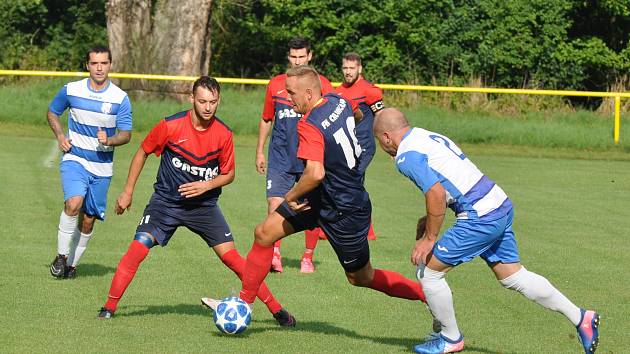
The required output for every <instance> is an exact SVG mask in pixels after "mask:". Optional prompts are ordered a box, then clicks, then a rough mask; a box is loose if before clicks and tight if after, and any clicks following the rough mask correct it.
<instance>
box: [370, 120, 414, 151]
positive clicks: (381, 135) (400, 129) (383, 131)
mask: <svg viewBox="0 0 630 354" xmlns="http://www.w3.org/2000/svg"><path fill="white" fill-rule="evenodd" d="M409 129H411V127H410V126H409V122H408V121H407V118H405V115H404V114H403V112H401V111H400V110H398V109H396V108H385V109H383V110H382V111H380V112H378V113H377V114H376V117H374V137H376V139H377V140H378V142H379V144H380V146H381V148H382V149H383V151H385V152H386V153H388V154H389V155H391V156H396V152H397V151H398V145H400V142H401V141H402V138H403V136H404V135H405V133H407V131H408V130H409Z"/></svg>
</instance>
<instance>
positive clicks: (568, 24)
mask: <svg viewBox="0 0 630 354" xmlns="http://www.w3.org/2000/svg"><path fill="white" fill-rule="evenodd" d="M211 20H212V21H211V23H212V26H213V38H212V60H211V72H210V73H211V74H212V75H214V76H235V77H258V78H267V77H270V76H272V75H275V74H277V73H280V72H283V71H284V70H285V68H286V62H287V60H286V42H287V41H288V40H289V39H290V38H291V37H293V36H296V35H301V36H306V37H308V38H310V39H311V40H312V42H313V45H314V53H315V57H314V61H313V64H314V65H315V66H316V67H317V68H318V69H319V70H320V71H321V72H322V73H323V74H325V75H326V76H328V77H329V78H330V79H332V80H335V81H339V80H341V73H340V68H339V66H340V58H341V56H342V55H343V54H344V53H345V52H348V51H356V52H358V53H359V54H361V55H362V56H363V57H364V59H365V60H364V70H365V73H366V77H368V78H369V79H370V80H372V81H374V82H387V83H412V84H413V83H416V84H441V85H444V84H447V85H467V84H469V83H470V82H471V81H472V80H475V82H478V84H479V85H483V86H497V87H525V88H546V89H554V88H557V89H577V90H598V91H601V90H603V91H605V90H608V89H610V88H611V87H615V88H617V89H618V88H619V83H620V82H625V81H624V80H623V78H627V77H628V75H629V73H630V54H628V53H630V49H628V48H630V41H629V36H630V4H629V3H628V2H627V1H626V0H605V1H593V0H586V1H584V0H556V1H548V0H531V1H513V0H512V1H504V0H381V1H376V0H370V1H356V2H348V1H346V0H311V1H308V2H305V1H298V0H216V1H213V8H212V19H211ZM105 40H106V21H105V0H87V1H80V0H68V1H59V0H17V1H12V0H0V42H1V43H3V46H4V47H3V48H4V50H3V51H2V52H0V66H1V67H3V68H22V69H29V68H38V69H61V70H77V69H81V68H82V56H83V53H84V52H85V50H86V49H87V47H88V46H90V45H91V44H93V43H95V42H103V41H105ZM615 85H616V86H615Z"/></svg>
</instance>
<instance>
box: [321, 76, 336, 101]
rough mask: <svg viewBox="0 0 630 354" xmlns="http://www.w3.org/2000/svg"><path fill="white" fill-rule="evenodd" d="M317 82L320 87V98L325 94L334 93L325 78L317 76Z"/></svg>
mask: <svg viewBox="0 0 630 354" xmlns="http://www.w3.org/2000/svg"><path fill="white" fill-rule="evenodd" d="M319 82H320V85H321V86H322V96H323V95H325V94H327V93H331V92H335V89H334V88H333V87H332V84H331V83H330V81H329V80H328V79H327V78H326V77H325V76H323V75H319Z"/></svg>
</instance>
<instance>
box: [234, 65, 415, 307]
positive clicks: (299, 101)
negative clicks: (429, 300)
mask: <svg viewBox="0 0 630 354" xmlns="http://www.w3.org/2000/svg"><path fill="white" fill-rule="evenodd" d="M286 90H287V92H288V93H289V99H290V103H291V105H292V106H293V109H294V110H295V112H297V113H300V114H302V115H303V117H302V118H301V119H300V122H299V123H298V134H299V139H300V140H299V147H298V151H297V156H298V157H299V158H300V159H301V160H302V161H304V163H305V167H304V172H303V174H302V176H301V177H300V179H299V180H298V182H297V184H296V185H295V186H293V187H292V188H291V190H289V192H288V193H287V194H286V196H285V200H284V201H283V202H282V204H281V205H280V206H279V207H278V208H276V210H274V211H273V212H271V213H270V214H269V215H268V216H267V218H266V219H265V220H264V221H263V222H262V223H261V224H259V225H258V226H256V229H255V231H254V235H255V240H254V244H253V246H252V249H251V251H250V252H249V254H248V255H247V265H246V266H245V274H244V276H243V287H242V290H241V293H240V297H241V299H243V300H245V301H246V302H247V303H250V304H251V303H252V302H253V301H254V299H255V297H256V291H257V289H258V287H259V286H260V284H262V282H263V280H264V279H265V277H266V276H267V273H268V272H269V266H270V264H271V260H272V257H273V244H274V242H275V241H277V240H279V239H281V238H283V237H286V236H287V235H290V234H293V233H295V232H299V231H302V230H307V229H310V228H313V227H315V226H319V227H321V228H322V229H323V230H324V232H325V233H326V235H327V236H328V240H329V241H330V244H331V246H332V247H333V249H334V251H335V253H336V254H337V257H338V259H339V263H340V264H341V266H342V267H343V269H344V270H345V273H346V277H347V279H348V281H349V282H350V284H352V285H354V286H360V287H369V288H371V289H374V290H377V291H380V292H383V293H385V294H387V295H389V296H393V297H399V298H403V299H409V300H421V301H424V293H423V292H422V288H421V287H420V285H419V284H418V283H417V282H415V281H412V280H410V279H407V278H405V277H403V276H402V275H401V274H399V273H396V272H392V271H387V270H382V269H374V268H372V265H371V263H370V249H369V245H368V240H367V233H368V229H369V227H370V216H371V211H372V207H371V204H370V198H369V195H368V193H367V191H366V190H365V188H364V187H363V173H362V171H360V170H359V169H358V166H359V164H360V155H361V151H362V150H361V146H359V145H358V143H357V138H356V137H355V135H354V126H355V122H354V117H353V114H352V109H351V108H350V105H349V103H348V102H347V101H346V100H345V99H343V98H341V97H340V96H338V95H336V94H334V93H331V94H327V95H325V96H323V97H322V95H321V87H320V81H319V79H318V73H317V71H316V70H315V69H313V68H312V67H309V66H298V67H294V68H291V69H289V70H288V71H287V79H286Z"/></svg>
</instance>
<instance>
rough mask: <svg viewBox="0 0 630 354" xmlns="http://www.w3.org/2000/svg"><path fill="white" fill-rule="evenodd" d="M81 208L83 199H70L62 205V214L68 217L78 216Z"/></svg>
mask: <svg viewBox="0 0 630 354" xmlns="http://www.w3.org/2000/svg"><path fill="white" fill-rule="evenodd" d="M81 206H83V199H80V198H70V199H68V200H66V202H65V204H64V212H65V213H66V215H68V216H76V215H79V212H80V211H81Z"/></svg>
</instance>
